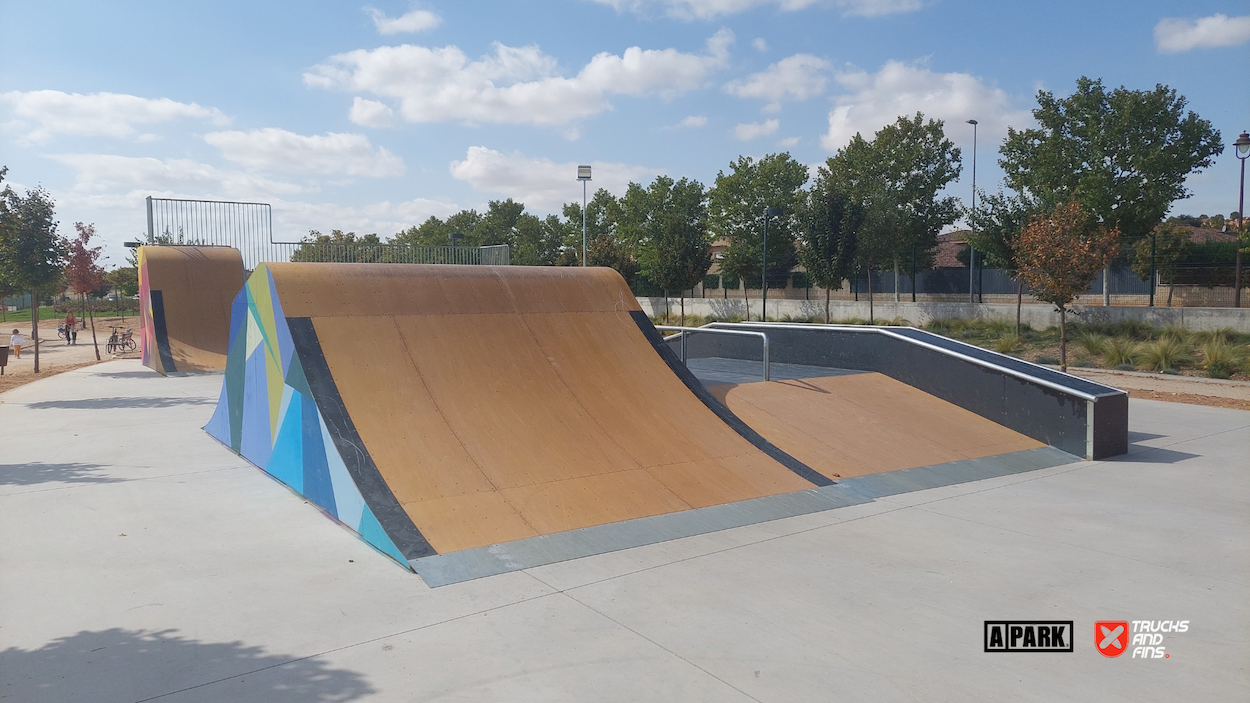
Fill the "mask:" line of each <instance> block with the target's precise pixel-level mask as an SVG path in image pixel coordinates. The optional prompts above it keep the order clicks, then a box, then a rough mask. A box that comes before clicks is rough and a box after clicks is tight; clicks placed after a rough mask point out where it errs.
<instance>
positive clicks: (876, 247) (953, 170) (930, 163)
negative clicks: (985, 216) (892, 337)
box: [821, 112, 962, 299]
mask: <svg viewBox="0 0 1250 703" xmlns="http://www.w3.org/2000/svg"><path fill="white" fill-rule="evenodd" d="M943 127H944V123H943V122H942V120H933V119H926V118H925V116H924V114H922V113H919V112H917V113H916V114H915V115H914V116H912V117H906V116H903V117H899V118H898V119H897V120H896V121H895V122H894V123H893V124H890V125H886V126H885V127H882V128H881V129H880V130H878V131H877V132H876V134H874V135H873V138H872V140H871V141H869V140H867V139H864V137H863V136H862V135H859V134H856V135H855V136H854V137H852V138H851V140H850V142H848V143H847V145H846V146H844V147H842V148H841V149H839V150H838V152H837V153H836V154H834V155H833V156H831V157H830V158H829V159H828V160H827V161H826V162H825V165H824V166H823V167H822V169H821V173H822V174H827V175H822V177H824V178H827V179H829V180H831V181H833V182H835V183H837V184H838V185H839V187H840V188H842V189H843V190H845V191H847V192H849V193H850V194H851V197H852V199H854V200H857V201H859V202H860V203H861V204H863V205H864V206H865V209H866V211H868V212H873V211H875V212H876V213H877V214H878V215H879V216H881V217H884V218H885V221H886V222H885V224H888V225H889V226H882V224H877V225H873V224H872V223H869V227H868V228H867V230H866V231H865V233H864V235H865V236H871V237H873V238H874V239H876V240H879V241H873V242H871V243H865V244H864V246H865V247H866V249H867V250H871V251H872V252H873V254H874V255H873V257H872V258H873V259H874V260H876V259H878V258H880V259H881V260H880V261H878V262H876V263H875V264H874V265H876V266H881V265H883V264H887V263H888V264H893V266H894V272H895V277H894V281H895V289H894V290H895V297H896V299H897V297H898V292H899V289H900V286H899V274H900V273H901V268H902V266H901V262H903V261H910V260H912V258H913V254H918V256H916V257H915V258H916V261H917V263H918V264H920V263H923V264H924V265H925V266H926V267H927V266H929V265H931V261H932V259H931V257H930V256H929V254H928V252H930V251H931V250H933V249H934V248H935V247H936V246H937V235H938V233H940V232H941V231H942V229H943V228H944V227H946V226H947V225H949V224H951V223H953V222H954V221H955V220H956V219H957V218H958V217H959V215H960V213H961V208H960V205H959V200H958V199H957V198H954V197H952V196H941V195H940V193H941V191H942V189H943V188H945V187H946V185H947V184H949V183H950V182H951V181H953V180H955V179H956V178H958V177H959V174H960V171H961V170H962V165H961V157H960V151H959V148H958V147H956V146H955V144H954V143H953V142H951V140H949V139H947V138H946V132H945V130H944V128H943ZM869 204H871V205H872V207H871V208H868V207H867V206H868V205H869ZM887 206H888V207H890V208H893V210H892V211H886V210H884V209H883V208H885V207H887ZM922 260H923V261H922ZM913 268H918V267H913ZM916 273H917V271H915V270H913V271H912V272H911V274H912V277H913V280H912V284H913V287H914V285H915V275H916ZM869 275H870V277H871V272H870V273H869ZM869 291H870V292H871V287H870V288H869Z"/></svg>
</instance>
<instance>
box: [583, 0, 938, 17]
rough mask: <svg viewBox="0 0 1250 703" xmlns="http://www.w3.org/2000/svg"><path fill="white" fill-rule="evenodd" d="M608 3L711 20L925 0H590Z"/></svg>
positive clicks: (863, 9) (877, 9)
mask: <svg viewBox="0 0 1250 703" xmlns="http://www.w3.org/2000/svg"><path fill="white" fill-rule="evenodd" d="M590 1H591V2H596V3H599V4H600V5H607V6H609V7H612V8H614V9H615V10H616V11H617V12H621V11H626V10H628V11H630V12H636V13H640V14H647V13H649V12H650V11H651V9H652V8H658V9H660V10H661V11H662V12H663V13H664V14H666V15H668V16H669V17H676V18H679V19H685V20H691V19H700V20H708V19H713V18H716V17H721V16H723V15H733V14H737V13H739V12H746V11H747V10H752V9H755V8H757V7H763V6H766V5H775V6H776V7H777V8H778V9H780V10H783V11H786V12H793V11H796V10H803V9H806V8H808V7H811V6H813V5H818V6H825V7H835V8H837V9H839V10H841V11H842V14H843V15H855V16H860V17H876V16H880V15H893V14H897V13H900V12H911V11H913V10H919V9H920V8H921V7H923V6H924V1H923V0H590Z"/></svg>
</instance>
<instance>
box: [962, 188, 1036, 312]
mask: <svg viewBox="0 0 1250 703" xmlns="http://www.w3.org/2000/svg"><path fill="white" fill-rule="evenodd" d="M978 196H979V197H978V198H977V200H978V201H979V202H980V207H978V208H977V209H976V211H970V212H969V213H968V222H969V225H970V226H971V231H970V232H969V233H968V235H967V236H968V243H969V244H970V245H971V246H972V247H973V248H975V249H976V250H977V251H978V252H980V253H981V255H982V256H984V257H985V262H986V263H988V264H989V265H990V266H991V267H993V268H996V269H1000V270H1002V271H1003V273H1006V274H1007V275H1008V276H1011V277H1012V278H1014V279H1016V336H1017V337H1019V336H1020V312H1021V307H1022V305H1023V303H1024V279H1022V278H1020V262H1019V260H1018V254H1019V251H1018V248H1019V238H1020V232H1021V231H1022V230H1023V229H1024V226H1025V225H1027V224H1028V223H1029V221H1030V220H1031V219H1032V218H1033V217H1034V216H1035V215H1036V214H1037V213H1038V210H1039V206H1038V205H1037V203H1033V202H1030V201H1029V200H1028V199H1027V196H1025V195H1022V194H1015V195H1008V194H1005V193H1003V192H1002V191H999V192H997V193H994V194H992V195H990V194H987V193H986V192H985V191H978Z"/></svg>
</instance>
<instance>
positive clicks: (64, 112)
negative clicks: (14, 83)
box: [0, 90, 230, 142]
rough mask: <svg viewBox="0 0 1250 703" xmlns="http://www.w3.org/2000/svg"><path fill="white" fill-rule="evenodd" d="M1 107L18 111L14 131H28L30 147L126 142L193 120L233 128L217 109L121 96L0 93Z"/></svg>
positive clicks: (26, 138)
mask: <svg viewBox="0 0 1250 703" xmlns="http://www.w3.org/2000/svg"><path fill="white" fill-rule="evenodd" d="M0 102H6V103H9V104H10V105H11V106H12V114H13V117H14V118H15V119H14V121H13V122H10V126H11V127H17V128H19V129H26V130H28V131H26V133H25V135H24V140H25V141H28V142H43V141H47V140H48V139H50V138H51V137H52V136H54V135H57V134H68V135H74V136H83V137H114V138H125V137H130V136H132V135H134V134H135V132H136V130H135V125H140V124H143V125H147V124H156V123H159V122H169V121H172V120H178V119H188V118H189V119H201V120H208V121H209V122H212V123H213V124H216V125H226V124H229V123H230V120H229V119H228V118H227V117H226V116H225V115H223V114H222V113H221V111H220V110H218V109H216V108H208V107H202V106H200V105H198V104H196V103H180V102H177V101H174V100H170V99H169V98H158V99H152V98H141V97H138V96H136V95H125V94H121V93H91V94H89V95H83V94H81V93H63V92H61V91H59V90H32V91H29V92H19V91H11V92H8V93H0ZM15 123H16V124H15Z"/></svg>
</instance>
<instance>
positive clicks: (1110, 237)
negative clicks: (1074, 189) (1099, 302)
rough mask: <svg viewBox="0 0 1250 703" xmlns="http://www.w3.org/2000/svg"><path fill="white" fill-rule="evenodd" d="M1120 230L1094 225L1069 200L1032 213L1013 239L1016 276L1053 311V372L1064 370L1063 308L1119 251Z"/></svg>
mask: <svg viewBox="0 0 1250 703" xmlns="http://www.w3.org/2000/svg"><path fill="white" fill-rule="evenodd" d="M1119 241H1120V230H1119V229H1117V228H1115V227H1108V226H1106V225H1105V224H1103V223H1099V222H1098V221H1097V220H1096V219H1095V218H1094V217H1093V216H1092V215H1091V214H1090V213H1088V212H1087V211H1086V210H1085V209H1084V208H1082V207H1081V205H1080V203H1078V202H1076V201H1075V200H1072V201H1069V202H1068V203H1067V204H1066V205H1061V206H1059V207H1058V208H1055V210H1054V211H1053V212H1050V213H1046V214H1042V215H1038V216H1036V217H1034V218H1033V219H1032V220H1030V221H1029V223H1028V224H1027V225H1025V227H1024V229H1023V230H1021V232H1020V234H1019V237H1018V239H1017V241H1016V247H1015V248H1016V251H1017V254H1016V257H1017V263H1018V265H1019V271H1020V277H1021V278H1023V279H1024V281H1025V283H1028V284H1029V290H1031V291H1032V293H1033V297H1035V298H1037V299H1038V300H1041V301H1044V302H1047V303H1052V304H1054V306H1055V308H1056V309H1057V310H1058V311H1059V368H1060V370H1062V371H1067V370H1068V326H1067V314H1068V304H1069V303H1071V302H1072V301H1073V299H1075V298H1076V296H1077V295H1079V294H1080V293H1081V292H1082V291H1084V290H1085V289H1087V288H1088V287H1089V284H1090V283H1093V281H1094V278H1095V277H1097V276H1098V272H1099V271H1101V270H1103V268H1104V267H1105V266H1106V264H1107V262H1108V261H1110V260H1111V258H1112V257H1114V256H1115V255H1116V252H1117V251H1119V248H1120V243H1119Z"/></svg>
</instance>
